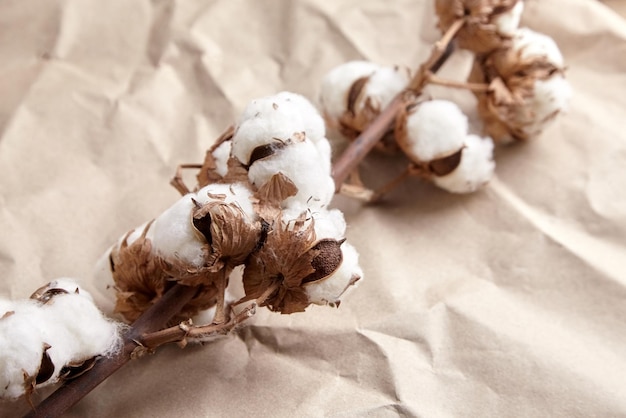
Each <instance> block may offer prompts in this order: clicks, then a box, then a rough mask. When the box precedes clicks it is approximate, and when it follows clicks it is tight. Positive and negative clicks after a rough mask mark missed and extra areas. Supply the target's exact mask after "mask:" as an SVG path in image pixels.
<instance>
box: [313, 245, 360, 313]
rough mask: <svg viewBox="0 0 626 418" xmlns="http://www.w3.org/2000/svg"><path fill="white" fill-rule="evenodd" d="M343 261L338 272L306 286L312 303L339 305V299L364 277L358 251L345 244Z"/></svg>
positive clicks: (342, 250) (342, 249)
mask: <svg viewBox="0 0 626 418" xmlns="http://www.w3.org/2000/svg"><path fill="white" fill-rule="evenodd" d="M341 252H342V255H343V261H342V263H341V265H340V266H339V268H338V269H337V271H335V272H334V273H333V274H331V275H330V276H328V277H327V278H325V279H323V280H320V281H317V282H313V283H310V284H307V285H305V289H306V293H307V296H308V297H309V301H310V302H311V303H315V304H317V305H327V304H337V303H338V302H339V298H340V297H341V296H342V295H343V294H344V293H345V292H346V290H347V289H348V288H350V287H351V285H354V284H355V283H356V281H357V280H359V279H361V278H362V277H363V270H361V267H360V266H359V254H358V253H357V251H356V249H355V248H354V247H353V246H352V245H350V244H348V243H347V242H344V243H343V244H341Z"/></svg>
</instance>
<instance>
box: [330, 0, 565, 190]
mask: <svg viewBox="0 0 626 418" xmlns="http://www.w3.org/2000/svg"><path fill="white" fill-rule="evenodd" d="M523 9H524V2H523V1H522V0H435V10H436V13H437V17H438V26H439V28H440V29H441V30H442V31H443V32H444V34H443V37H442V38H441V40H440V41H439V42H437V43H436V44H435V45H434V47H433V51H432V53H431V56H430V58H429V59H428V60H427V61H426V62H425V63H423V64H422V65H421V66H420V68H419V69H418V70H417V71H416V73H415V74H414V75H413V76H412V77H409V76H408V71H407V70H400V69H398V68H391V67H381V66H379V65H377V64H374V63H370V62H366V61H352V62H348V63H344V64H341V65H339V66H337V67H335V68H333V69H332V70H330V71H329V72H328V73H327V75H326V76H325V77H324V78H323V80H322V83H321V87H320V103H321V105H322V109H323V114H324V117H325V119H326V120H327V123H328V125H329V126H330V127H333V128H335V129H336V130H337V131H339V133H341V134H342V135H343V136H344V137H346V138H347V139H349V140H352V141H354V142H353V143H352V145H351V146H350V147H348V149H347V151H346V152H345V153H344V154H343V155H342V157H341V158H340V159H339V160H338V161H337V164H336V167H337V168H336V170H335V174H334V177H335V180H336V182H337V183H338V189H339V190H340V191H342V192H343V193H345V194H348V195H351V196H354V197H357V198H360V199H363V200H366V201H375V200H377V199H380V198H381V197H382V196H383V195H384V194H385V193H387V192H388V191H390V190H391V189H393V188H394V187H396V186H397V185H398V184H399V183H400V182H402V181H404V180H405V179H406V178H407V177H408V176H418V177H420V178H422V179H425V180H427V181H430V182H432V183H433V184H435V185H436V186H438V187H440V188H442V189H445V190H447V191H449V192H452V193H471V192H474V191H476V190H478V189H480V187H481V186H482V185H484V184H486V183H487V182H488V181H489V179H490V178H491V177H492V175H493V173H494V169H495V163H494V161H493V150H494V142H496V143H502V144H504V143H509V142H513V141H525V140H529V139H532V138H535V137H537V136H539V135H540V134H541V133H542V131H543V130H544V129H545V128H546V127H547V126H548V125H549V124H550V123H551V122H552V121H553V120H554V119H555V117H556V116H557V115H558V114H559V113H561V112H563V111H565V110H567V104H568V101H569V98H570V96H571V88H570V85H569V83H568V82H567V80H566V79H565V76H564V73H565V71H564V64H563V57H562V55H561V52H560V51H559V48H558V46H557V45H556V43H555V42H554V41H553V40H552V39H551V38H550V37H548V36H547V35H543V34H539V33H537V32H534V31H532V30H530V29H528V28H519V27H518V26H519V22H520V19H521V16H522V13H523ZM452 44H456V45H457V46H459V47H461V48H464V49H467V50H469V51H470V52H472V53H473V56H474V65H473V68H472V71H471V73H470V74H469V75H468V77H467V79H468V80H467V81H455V80H447V79H442V78H440V77H438V76H437V75H435V71H436V69H437V68H438V66H440V65H441V63H442V61H443V60H445V59H446V55H445V54H444V50H445V49H446V47H450V45H452ZM429 84H433V85H442V86H445V87H450V88H464V89H468V90H470V91H472V92H473V93H474V94H475V96H476V99H477V114H478V117H479V119H480V122H481V123H482V125H483V131H482V132H469V130H468V117H467V116H466V115H464V114H463V113H462V112H461V110H460V109H459V107H458V106H457V105H456V104H455V103H453V102H450V101H446V100H442V99H436V98H435V99H432V98H431V99H429V98H426V97H424V94H423V89H424V87H425V86H427V85H429ZM373 147H376V148H378V149H382V150H385V151H393V150H396V149H399V150H400V151H402V153H403V154H404V155H405V156H406V157H407V159H408V160H409V163H408V166H407V168H406V170H404V171H403V172H402V173H401V174H400V175H399V176H398V177H396V178H395V179H392V180H391V181H389V182H388V183H387V184H385V185H384V186H382V187H381V188H379V189H378V190H376V191H372V190H369V189H367V188H365V187H364V186H363V184H362V182H361V180H360V176H359V175H358V172H357V171H356V166H357V165H358V161H360V159H362V158H363V156H364V155H365V153H366V152H367V150H369V149H371V148H373ZM364 150H365V151H364ZM348 176H350V177H351V178H350V181H348V182H346V179H347V178H348Z"/></svg>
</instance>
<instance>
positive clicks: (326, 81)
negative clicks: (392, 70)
mask: <svg viewBox="0 0 626 418" xmlns="http://www.w3.org/2000/svg"><path fill="white" fill-rule="evenodd" d="M380 68H381V67H380V66H379V65H378V64H375V63H372V62H368V61H349V62H346V63H344V64H341V65H339V66H337V67H335V68H333V69H332V70H330V71H329V72H328V73H327V74H326V75H325V76H324V78H323V79H322V83H321V88H320V102H321V104H322V108H323V109H324V113H325V114H326V115H327V116H328V117H332V118H336V119H337V118H339V117H341V115H343V113H344V112H345V111H346V108H347V105H348V93H349V91H350V88H351V87H352V84H353V83H354V82H355V81H356V80H358V79H359V78H362V77H368V76H371V75H373V74H374V73H375V72H376V71H377V70H379V69H380Z"/></svg>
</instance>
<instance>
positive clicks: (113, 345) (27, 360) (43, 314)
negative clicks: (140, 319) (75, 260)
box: [0, 278, 122, 400]
mask: <svg viewBox="0 0 626 418" xmlns="http://www.w3.org/2000/svg"><path fill="white" fill-rule="evenodd" d="M121 330H122V328H121V324H120V323H116V322H114V321H112V320H110V319H108V318H107V317H105V316H104V315H103V313H102V312H101V311H100V310H99V309H98V308H97V307H96V305H95V304H94V302H93V299H92V297H91V295H90V294H89V293H88V292H87V291H85V290H84V289H82V288H81V287H80V286H79V285H78V284H76V282H75V281H73V280H71V279H65V278H62V279H57V280H54V281H52V282H50V283H48V284H46V285H45V286H42V287H41V288H39V289H37V290H36V291H35V292H34V293H33V294H32V295H31V297H30V299H23V300H8V299H0V334H1V335H2V339H0V358H2V361H1V362H0V400H14V399H17V398H20V397H23V396H26V397H27V398H28V399H30V395H31V394H32V393H33V392H34V391H35V390H37V389H39V388H43V387H46V386H50V385H54V384H57V383H60V382H64V381H67V380H70V379H73V378H75V377H77V376H79V375H81V374H82V373H85V372H86V371H87V370H89V369H90V368H91V367H92V366H93V364H94V361H95V359H96V358H97V357H106V356H109V355H112V354H114V353H115V352H117V351H118V350H119V349H120V347H121V341H122V340H121V336H120V334H121Z"/></svg>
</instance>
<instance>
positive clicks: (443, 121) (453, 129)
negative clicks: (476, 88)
mask: <svg viewBox="0 0 626 418" xmlns="http://www.w3.org/2000/svg"><path fill="white" fill-rule="evenodd" d="M467 129H468V121H467V116H465V114H464V113H463V112H462V111H461V109H460V108H459V107H458V106H457V105H456V104H455V103H453V102H451V101H448V100H430V101H427V102H424V103H421V104H419V105H418V106H417V108H416V109H415V110H414V111H412V113H410V114H409V115H408V117H407V121H406V132H407V138H406V139H407V144H406V147H405V148H407V149H406V151H407V152H408V153H410V154H412V156H413V157H414V158H415V159H417V161H419V162H427V161H432V160H435V159H438V158H443V157H446V156H449V155H452V154H454V153H455V152H457V151H458V150H459V149H461V147H462V146H463V143H464V141H465V137H466V135H467Z"/></svg>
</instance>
